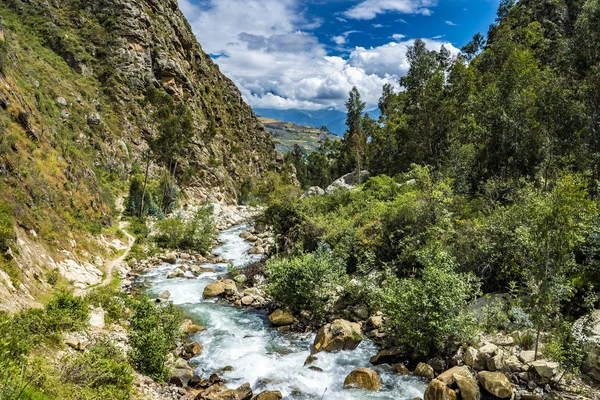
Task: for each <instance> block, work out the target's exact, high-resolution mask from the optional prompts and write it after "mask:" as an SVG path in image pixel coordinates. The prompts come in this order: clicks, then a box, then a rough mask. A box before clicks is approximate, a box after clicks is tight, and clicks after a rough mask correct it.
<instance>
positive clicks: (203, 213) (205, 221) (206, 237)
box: [154, 207, 217, 254]
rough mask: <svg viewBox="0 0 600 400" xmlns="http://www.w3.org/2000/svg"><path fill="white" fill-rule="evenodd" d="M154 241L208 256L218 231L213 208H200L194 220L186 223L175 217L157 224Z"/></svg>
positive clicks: (165, 245)
mask: <svg viewBox="0 0 600 400" xmlns="http://www.w3.org/2000/svg"><path fill="white" fill-rule="evenodd" d="M155 228H156V234H155V235H154V240H155V241H156V242H157V243H158V244H159V245H161V246H163V247H167V248H172V249H180V250H194V251H197V252H199V253H201V254H206V253H207V252H208V251H209V250H210V249H211V247H212V245H213V243H214V241H215V238H216V237H217V230H216V228H215V227H214V224H213V219H212V208H211V207H200V208H198V210H197V211H196V212H195V213H194V215H193V216H192V218H191V219H190V220H189V221H187V222H184V221H183V220H181V219H180V218H177V217H173V218H167V219H163V220H162V221H159V222H157V223H156V227H155Z"/></svg>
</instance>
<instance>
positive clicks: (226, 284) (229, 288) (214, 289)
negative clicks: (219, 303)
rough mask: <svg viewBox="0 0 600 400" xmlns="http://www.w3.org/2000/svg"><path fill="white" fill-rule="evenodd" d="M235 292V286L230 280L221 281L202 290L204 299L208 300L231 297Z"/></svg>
mask: <svg viewBox="0 0 600 400" xmlns="http://www.w3.org/2000/svg"><path fill="white" fill-rule="evenodd" d="M236 292H237V286H236V284H235V282H234V281H233V280H231V279H221V280H218V281H216V282H213V283H211V284H209V285H208V286H206V288H204V294H203V296H204V298H205V299H210V298H212V297H219V296H231V295H233V294H235V293H236Z"/></svg>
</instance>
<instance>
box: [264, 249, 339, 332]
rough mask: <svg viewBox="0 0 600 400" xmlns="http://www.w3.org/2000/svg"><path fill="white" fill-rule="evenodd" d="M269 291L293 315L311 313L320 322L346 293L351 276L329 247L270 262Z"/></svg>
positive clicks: (267, 270)
mask: <svg viewBox="0 0 600 400" xmlns="http://www.w3.org/2000/svg"><path fill="white" fill-rule="evenodd" d="M266 274H267V277H268V278H269V281H268V282H269V283H268V287H267V291H268V293H269V295H270V296H272V297H273V299H274V300H275V301H276V302H278V303H281V304H284V305H286V306H287V307H289V308H290V309H291V310H292V311H294V312H300V311H308V312H310V313H312V314H313V315H314V317H315V320H321V319H322V318H323V317H324V316H325V314H326V313H327V311H328V310H331V309H332V307H333V305H334V303H335V301H336V300H337V299H338V298H339V297H340V295H341V294H343V290H344V285H346V283H347V281H348V277H347V275H346V272H345V270H344V265H343V263H342V262H341V260H339V259H337V258H336V257H335V256H334V255H333V252H332V251H331V250H330V249H329V248H327V247H321V248H319V249H318V250H317V251H316V252H314V253H309V254H300V255H296V256H292V257H290V258H278V259H272V260H270V261H268V262H267V267H266Z"/></svg>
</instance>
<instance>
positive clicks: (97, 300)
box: [85, 286, 126, 323]
mask: <svg viewBox="0 0 600 400" xmlns="http://www.w3.org/2000/svg"><path fill="white" fill-rule="evenodd" d="M124 297H125V296H124V295H123V293H121V292H120V291H119V290H117V289H116V288H113V287H110V286H102V287H98V288H95V289H93V290H92V291H90V292H89V293H88V294H87V295H86V297H85V300H86V301H87V303H88V304H91V305H94V306H96V307H102V308H103V309H104V312H105V316H104V318H105V321H106V322H107V323H113V322H115V323H116V322H118V321H119V320H121V319H122V318H124V317H125V308H126V301H125V298H124Z"/></svg>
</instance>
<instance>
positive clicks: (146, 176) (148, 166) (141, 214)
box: [139, 154, 150, 218]
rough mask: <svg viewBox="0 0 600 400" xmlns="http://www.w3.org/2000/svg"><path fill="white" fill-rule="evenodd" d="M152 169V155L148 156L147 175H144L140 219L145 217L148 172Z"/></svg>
mask: <svg viewBox="0 0 600 400" xmlns="http://www.w3.org/2000/svg"><path fill="white" fill-rule="evenodd" d="M149 169H150V154H146V173H145V175H144V188H143V189H142V201H141V202H140V215H139V217H140V218H141V217H143V216H144V215H143V214H144V199H145V198H146V186H147V185H148V170H149Z"/></svg>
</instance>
